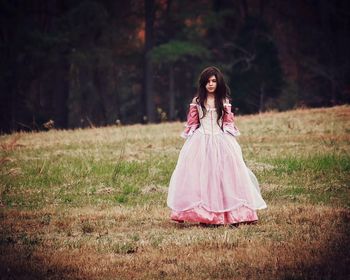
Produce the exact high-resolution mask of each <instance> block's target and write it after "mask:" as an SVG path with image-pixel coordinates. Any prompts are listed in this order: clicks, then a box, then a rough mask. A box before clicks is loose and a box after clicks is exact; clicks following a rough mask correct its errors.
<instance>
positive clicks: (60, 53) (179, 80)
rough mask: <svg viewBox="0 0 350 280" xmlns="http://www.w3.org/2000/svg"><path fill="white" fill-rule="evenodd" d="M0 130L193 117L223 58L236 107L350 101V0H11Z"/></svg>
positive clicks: (3, 43)
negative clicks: (204, 78) (208, 72)
mask: <svg viewBox="0 0 350 280" xmlns="http://www.w3.org/2000/svg"><path fill="white" fill-rule="evenodd" d="M0 8H1V9H0V13H1V17H0V18H1V33H0V48H1V53H0V55H1V64H0V104H1V117H0V132H1V133H9V132H12V131H19V130H29V131H31V130H45V129H49V128H52V127H54V128H57V129H67V128H78V127H95V126H106V125H113V124H133V123H155V122H161V121H176V120H184V118H185V115H186V111H187V106H188V103H189V101H190V100H191V99H192V97H193V95H194V94H195V90H196V84H197V78H198V74H199V73H200V71H201V69H203V68H204V67H206V66H209V65H214V66H217V67H219V68H220V69H221V70H222V72H223V73H224V75H225V78H226V79H227V81H228V84H229V86H230V89H231V97H232V104H233V106H234V112H235V114H238V115H239V114H242V115H243V114H253V113H257V112H265V111H268V110H277V111H284V110H289V109H293V108H299V107H329V106H334V105H338V104H344V103H349V101H350V84H349V83H350V60H349V50H350V36H349V34H350V2H349V1H347V0H336V1H330V0H295V1H280V0H240V1H225V0H203V1H201V0H199V1H183V0H177V1H174V0H145V1H140V0H139V1H136V0H129V1H114V0H103V1H70V0H61V1H59V0H56V1H55V0H51V1H46V0H36V1H34V0H32V1H20V0H11V1H9V0H7V1H5V0H2V1H0Z"/></svg>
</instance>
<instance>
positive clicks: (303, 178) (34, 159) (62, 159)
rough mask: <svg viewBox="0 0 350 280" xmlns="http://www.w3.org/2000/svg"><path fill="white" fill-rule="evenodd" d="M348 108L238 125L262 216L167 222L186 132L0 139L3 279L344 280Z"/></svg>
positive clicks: (150, 129) (87, 132)
mask: <svg viewBox="0 0 350 280" xmlns="http://www.w3.org/2000/svg"><path fill="white" fill-rule="evenodd" d="M349 117H350V108H349V106H338V107H333V108H319V109H312V110H309V109H303V110H294V111H288V112H283V113H275V112H268V113H264V114H261V115H251V116H242V117H241V116H239V117H237V120H236V122H237V126H238V127H239V128H240V130H241V133H242V136H241V137H240V138H238V141H239V142H240V144H241V147H242V150H243V155H244V157H245V160H246V162H247V164H248V166H249V167H250V168H251V169H252V170H253V172H254V173H255V174H256V175H257V177H258V179H259V182H260V183H261V189H262V194H263V196H264V198H265V200H266V202H267V204H268V209H266V210H263V211H260V212H259V213H258V215H259V222H258V223H257V224H255V225H240V226H239V227H238V228H231V227H228V226H222V227H214V228H212V227H201V226H199V225H196V224H187V223H185V224H176V223H173V222H171V221H170V220H169V209H167V207H166V204H165V199H166V193H167V183H168V180H169V178H170V175H171V172H172V170H173V168H174V165H175V163H176V160H177V155H178V152H179V150H180V148H181V146H182V144H183V141H182V139H181V138H179V134H180V132H181V129H182V128H183V124H182V123H166V124H159V125H148V126H142V125H133V126H127V127H106V128H91V129H84V130H74V131H55V130H51V131H49V132H42V133H16V134H13V135H4V136H0V143H1V152H0V191H1V192H0V195H1V196H0V209H1V210H0V221H1V222H0V226H1V230H0V250H1V254H0V275H1V277H2V278H4V279H42V278H45V279H174V278H178V279H348V278H349V276H350V271H349V254H348V249H347V248H349V247H350V244H349V243H350V241H349V240H350V239H349V236H348V233H349V220H350V211H349V206H350V200H349V194H350V191H349V181H350V180H349V179H350V177H349V171H350V162H349V158H350V156H349V151H350V149H349V145H350V141H349V138H350V133H349V132H350V129H349V128H350V118H349Z"/></svg>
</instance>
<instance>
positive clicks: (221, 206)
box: [167, 103, 267, 224]
mask: <svg viewBox="0 0 350 280" xmlns="http://www.w3.org/2000/svg"><path fill="white" fill-rule="evenodd" d="M224 107H225V109H226V111H227V112H228V114H227V113H224V115H223V117H222V118H221V119H220V122H219V124H220V125H221V124H222V122H223V130H222V129H221V128H220V126H219V125H218V124H217V115H216V110H215V108H214V109H207V113H206V115H205V117H204V118H202V116H203V110H202V108H201V106H200V105H198V104H194V103H191V104H190V110H189V113H188V116H187V123H186V129H185V130H184V131H183V133H182V134H181V136H182V137H183V138H186V141H185V143H184V145H183V147H182V149H181V151H180V154H179V158H178V161H177V164H176V167H175V170H174V172H173V174H172V176H171V179H170V183H169V190H168V198H167V205H168V207H169V208H170V209H171V215H170V218H171V219H172V220H175V221H188V222H201V223H206V224H235V223H240V222H252V221H257V220H258V216H257V211H256V210H258V209H264V208H267V205H266V203H265V201H264V200H263V198H262V196H261V192H260V188H259V183H258V180H257V178H256V176H255V175H254V174H253V172H252V171H251V170H250V169H249V168H248V167H247V166H246V164H245V162H244V160H243V156H242V150H241V147H240V145H239V144H238V142H237V140H236V137H237V136H238V135H240V132H239V130H238V129H237V127H236V126H235V124H234V115H233V113H232V112H231V104H229V103H225V104H224Z"/></svg>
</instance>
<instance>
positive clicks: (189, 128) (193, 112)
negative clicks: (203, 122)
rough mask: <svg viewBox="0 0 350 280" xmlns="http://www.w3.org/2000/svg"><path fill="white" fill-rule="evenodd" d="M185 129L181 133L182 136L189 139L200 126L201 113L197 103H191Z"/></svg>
mask: <svg viewBox="0 0 350 280" xmlns="http://www.w3.org/2000/svg"><path fill="white" fill-rule="evenodd" d="M185 127H186V128H185V130H184V131H183V132H182V133H181V137H182V138H185V139H187V138H188V137H190V136H191V135H192V134H193V132H194V131H195V130H196V129H197V128H198V127H199V114H198V108H197V104H195V103H191V104H190V109H189V111H188V114H187V122H186V125H185Z"/></svg>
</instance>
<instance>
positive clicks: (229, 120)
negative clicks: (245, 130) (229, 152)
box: [223, 103, 241, 136]
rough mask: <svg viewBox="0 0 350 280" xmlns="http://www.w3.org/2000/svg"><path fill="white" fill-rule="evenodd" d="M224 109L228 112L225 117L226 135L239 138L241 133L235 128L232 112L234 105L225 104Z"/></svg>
mask: <svg viewBox="0 0 350 280" xmlns="http://www.w3.org/2000/svg"><path fill="white" fill-rule="evenodd" d="M224 108H225V110H226V111H227V113H226V112H224V116H223V130H224V132H225V133H228V134H231V135H233V136H239V135H241V133H240V132H239V130H238V128H237V127H236V126H235V122H234V114H233V113H232V112H231V108H232V105H231V104H230V103H225V104H224Z"/></svg>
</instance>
